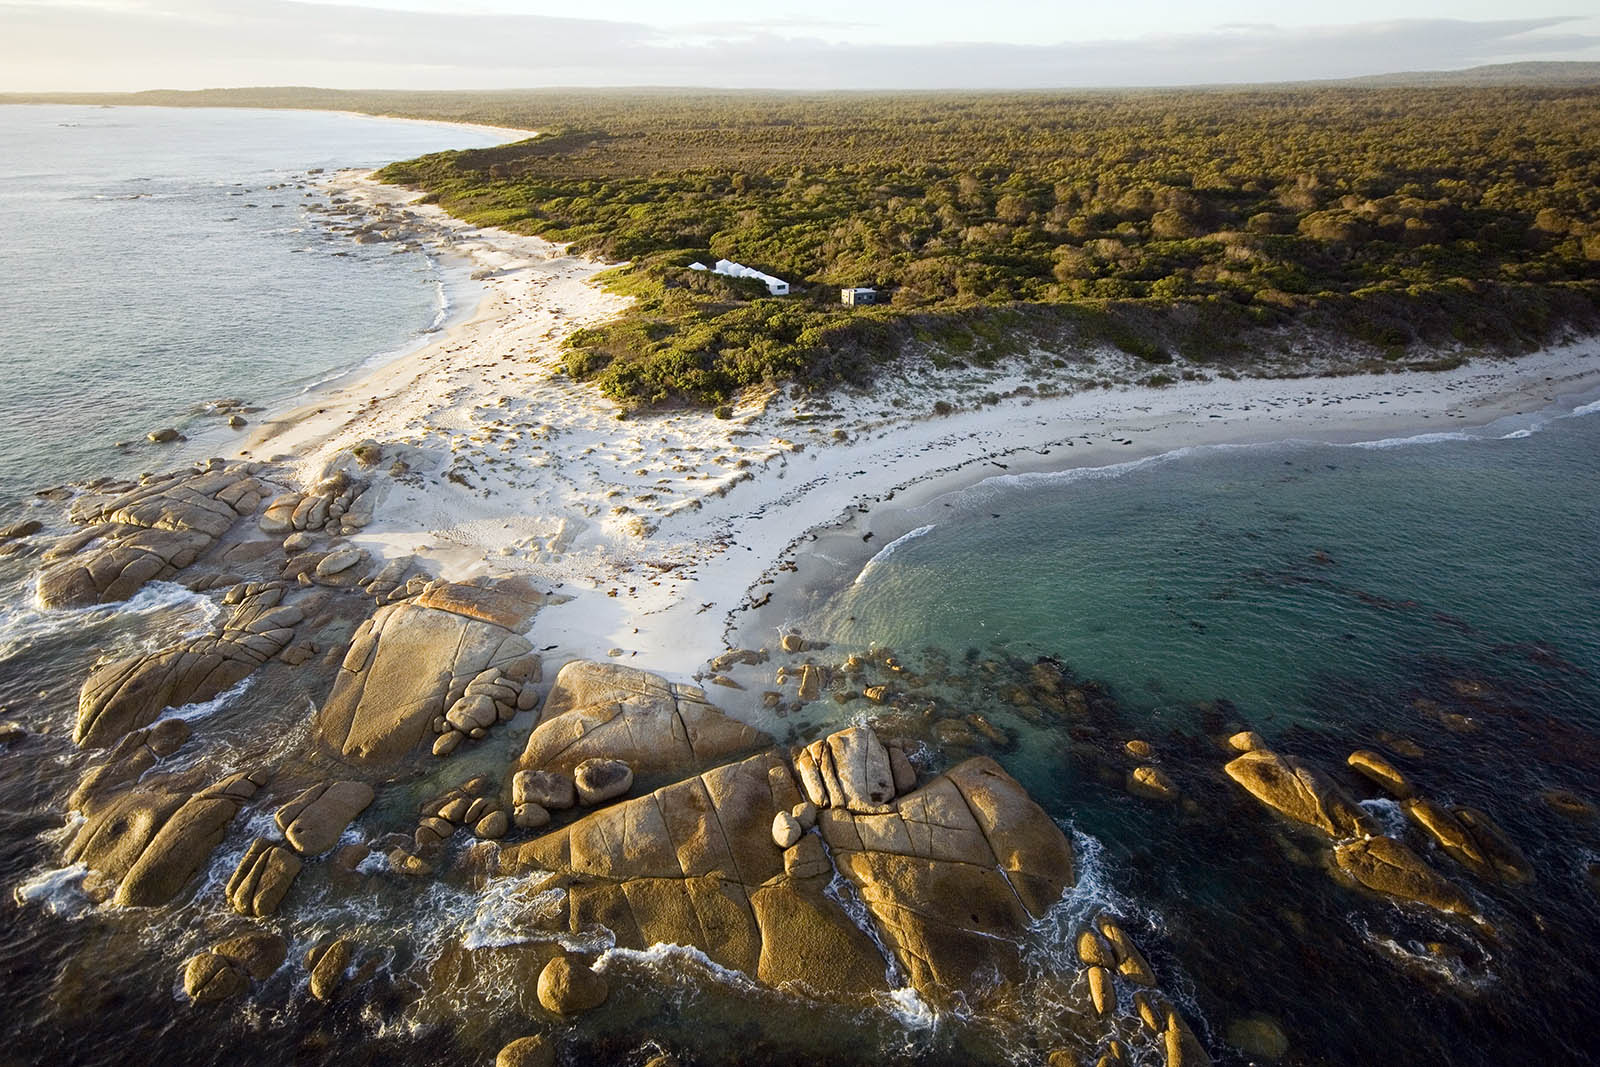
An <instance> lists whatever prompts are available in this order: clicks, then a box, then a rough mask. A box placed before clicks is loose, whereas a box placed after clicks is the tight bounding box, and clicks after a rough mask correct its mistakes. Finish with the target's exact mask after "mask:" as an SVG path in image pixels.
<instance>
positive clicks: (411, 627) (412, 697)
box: [317, 601, 539, 763]
mask: <svg viewBox="0 0 1600 1067" xmlns="http://www.w3.org/2000/svg"><path fill="white" fill-rule="evenodd" d="M538 664H539V660H538V657H537V656H536V655H535V654H534V651H533V646H532V645H530V644H529V643H528V641H527V639H526V638H524V637H523V636H522V635H520V634H517V633H513V632H512V631H511V630H509V629H507V628H506V627H504V626H501V625H499V624H498V623H493V622H486V621H484V620H482V619H478V618H473V617H470V616H468V615H463V614H457V613H456V612H454V611H446V610H443V609H441V608H436V607H427V606H424V605H421V604H417V603H414V602H409V601H402V602H400V603H397V604H390V605H387V606H385V607H382V608H379V609H378V610H377V611H376V612H375V613H374V614H373V616H372V618H370V619H368V620H367V621H366V622H364V623H362V624H361V628H360V629H358V630H357V631H356V634H355V637H354V638H353V639H352V640H351V642H350V649H349V651H348V652H347V653H346V654H345V658H344V663H343V665H342V668H341V670H340V671H339V673H338V676H337V677H336V678H335V680H334V684H333V689H332V691H331V692H330V693H329V694H328V699H327V700H326V701H325V702H324V703H323V705H322V710H321V711H320V712H319V714H318V717H317V729H318V732H319V734H320V736H321V738H322V740H323V742H324V743H325V744H326V745H327V746H328V747H329V748H330V749H332V750H333V751H334V752H335V753H336V754H338V756H339V757H340V758H342V759H345V760H349V761H352V762H357V763H388V762H393V761H396V760H399V759H401V758H403V757H404V756H406V755H407V754H408V753H410V752H411V751H412V750H413V749H415V748H417V746H418V745H419V744H420V743H421V742H422V741H423V740H424V738H425V737H428V736H431V734H432V732H433V730H432V727H433V724H434V722H435V720H436V719H439V720H442V719H443V718H444V716H445V714H446V712H447V711H450V710H451V709H452V708H453V706H454V705H455V703H456V702H457V701H458V700H461V699H462V698H463V696H465V695H466V692H467V687H468V686H469V685H470V684H471V683H472V682H473V681H474V680H475V679H477V678H478V676H479V675H480V674H486V673H487V672H493V671H497V672H498V676H497V677H498V678H499V679H501V680H502V681H503V682H504V684H505V685H506V686H507V687H509V688H511V689H512V690H513V696H514V697H515V696H520V693H521V687H522V685H523V683H524V681H525V680H529V679H536V678H537V675H538ZM491 676H493V675H491ZM497 684H498V683H497Z"/></svg>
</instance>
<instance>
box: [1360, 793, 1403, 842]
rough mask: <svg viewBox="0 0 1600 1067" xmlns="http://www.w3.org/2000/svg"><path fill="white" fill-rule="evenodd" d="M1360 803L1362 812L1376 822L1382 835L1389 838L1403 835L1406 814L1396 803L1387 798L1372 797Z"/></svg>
mask: <svg viewBox="0 0 1600 1067" xmlns="http://www.w3.org/2000/svg"><path fill="white" fill-rule="evenodd" d="M1360 803H1361V808H1362V810H1363V811H1365V812H1366V813H1367V814H1368V815H1371V816H1372V817H1373V819H1374V820H1376V821H1377V823H1378V825H1379V826H1381V827H1382V828H1383V832H1384V833H1386V834H1388V835H1390V836H1391V837H1400V836H1402V835H1403V834H1404V833H1405V830H1406V813H1405V810H1404V809H1403V808H1401V807H1400V805H1399V803H1398V802H1396V801H1393V800H1390V799H1389V798H1388V797H1373V798H1372V799H1371V800H1363V801H1361V802H1360Z"/></svg>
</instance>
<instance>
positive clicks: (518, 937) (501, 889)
mask: <svg viewBox="0 0 1600 1067" xmlns="http://www.w3.org/2000/svg"><path fill="white" fill-rule="evenodd" d="M477 899H478V902H477V905H476V907H475V908H474V909H473V912H472V915H471V916H470V917H469V918H468V919H467V921H466V924H465V930H464V932H463V933H462V935H461V947H462V948H467V949H478V948H504V947H506V946H507V945H522V944H527V943H528V942H531V941H555V940H559V938H558V935H557V934H556V933H555V932H552V929H553V923H554V919H555V917H556V915H557V914H558V913H559V911H560V909H561V905H562V904H563V902H565V901H566V899H567V891H566V890H565V889H560V888H556V889H545V890H541V891H540V892H537V893H533V894H527V893H526V892H524V891H523V884H522V882H521V881H520V880H519V879H515V878H499V879H496V880H495V881H493V882H490V883H489V885H488V886H487V887H485V889H484V891H483V892H482V893H481V894H479V896H478V898H477ZM541 921H542V923H543V926H541V925H540V923H541Z"/></svg>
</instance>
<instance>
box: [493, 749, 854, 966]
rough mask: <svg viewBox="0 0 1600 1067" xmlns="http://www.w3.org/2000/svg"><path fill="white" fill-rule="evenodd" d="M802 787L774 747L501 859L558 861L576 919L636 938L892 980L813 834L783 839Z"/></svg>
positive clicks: (646, 943)
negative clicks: (781, 817) (840, 894)
mask: <svg viewBox="0 0 1600 1067" xmlns="http://www.w3.org/2000/svg"><path fill="white" fill-rule="evenodd" d="M800 801H801V796H800V792H799V788H798V786H797V784H796V783H795V781H794V778H793V775H792V774H791V773H790V771H789V768H788V765H787V764H786V763H785V762H784V760H783V759H782V757H780V756H779V755H778V754H777V753H775V752H768V753H764V754H762V755H758V756H753V757H750V758H749V759H745V760H743V761H740V762H738V763H732V764H728V765H725V766H723V767H718V768H715V769H713V770H710V771H707V772H705V773H704V774H700V775H696V776H694V777H691V778H688V779H685V780H684V781H681V782H677V783H674V784H673V785H669V786H664V787H662V788H660V789H657V790H656V791H655V792H653V793H651V794H649V795H648V796H643V797H637V798H635V799H632V800H627V801H623V802H620V803H617V804H614V805H612V806H610V807H608V808H603V809H601V810H600V811H597V812H595V813H594V814H592V815H589V816H586V817H585V818H583V819H580V820H578V821H577V822H575V823H573V824H571V825H570V826H567V827H564V828H563V829H561V830H558V831H556V832H554V833H550V834H546V835H545V836H543V837H541V838H538V839H536V840H534V841H531V842H528V843H525V844H522V845H517V846H513V847H511V848H508V849H506V850H505V852H504V853H503V854H502V856H501V865H500V869H501V871H502V872H505V873H518V872H525V871H530V870H542V871H549V872H554V873H555V874H557V875H559V876H560V878H561V882H562V884H563V885H565V887H566V888H567V907H568V909H569V921H570V925H571V929H572V930H573V931H574V932H576V931H579V930H582V929H585V928H589V927H593V926H594V925H595V924H599V925H603V926H605V927H606V928H608V929H610V930H611V931H612V933H613V934H614V935H615V936H616V939H617V944H618V945H620V946H622V947H625V948H637V949H644V948H648V947H650V946H651V945H655V944H677V945H690V946H694V947H696V948H699V949H700V950H701V951H703V952H704V953H705V954H706V955H707V956H708V957H709V958H710V959H712V960H713V961H715V962H716V963H718V964H719V965H721V966H724V967H728V968H731V969H734V970H738V971H742V972H744V973H745V974H747V975H750V976H752V977H754V978H756V979H757V980H759V981H762V982H765V983H767V984H769V985H773V986H789V985H794V986H799V987H804V988H806V989H809V990H811V991H813V992H816V993H822V994H827V995H833V996H841V997H848V996H858V995H861V994H866V993H870V992H872V991H875V990H881V989H883V988H885V961H884V959H883V957H882V955H881V954H880V953H879V951H878V949H877V947H876V946H875V945H874V944H873V942H872V940H871V938H869V937H868V936H867V935H866V934H865V933H864V932H863V931H862V930H860V929H858V928H857V927H856V926H855V925H854V923H852V922H851V921H850V918H849V916H848V915H846V914H845V912H844V910H843V909H842V908H841V907H840V906H839V904H838V903H837V902H836V901H835V900H834V899H833V898H832V897H830V896H828V895H827V894H826V893H825V890H826V888H827V886H828V884H829V882H830V881H831V879H832V874H833V871H832V868H831V867H830V866H829V865H828V863H827V859H826V856H825V854H824V853H823V850H822V847H821V842H820V841H819V840H818V839H817V837H816V835H815V834H809V835H806V836H805V837H803V838H802V839H801V843H800V844H797V845H795V846H793V847H792V848H790V849H787V850H784V849H780V848H778V847H777V846H776V845H775V844H774V843H773V841H772V820H773V817H774V816H775V815H776V814H777V813H778V812H779V811H788V810H789V809H791V808H792V807H794V806H795V805H796V804H798V803H800Z"/></svg>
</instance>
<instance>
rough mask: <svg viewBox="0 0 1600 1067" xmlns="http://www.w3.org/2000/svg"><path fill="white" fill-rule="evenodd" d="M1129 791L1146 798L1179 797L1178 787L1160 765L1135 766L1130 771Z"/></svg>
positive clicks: (1172, 798) (1169, 798) (1164, 798)
mask: <svg viewBox="0 0 1600 1067" xmlns="http://www.w3.org/2000/svg"><path fill="white" fill-rule="evenodd" d="M1128 792H1130V793H1132V794H1133V795H1134V796H1136V797H1144V798H1145V799H1146V800H1177V799H1178V787H1177V786H1176V785H1175V784H1173V781H1172V779H1171V778H1168V777H1167V776H1166V774H1165V773H1164V772H1163V771H1162V770H1161V768H1159V767H1149V766H1145V767H1135V768H1134V769H1133V770H1131V771H1129V772H1128Z"/></svg>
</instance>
